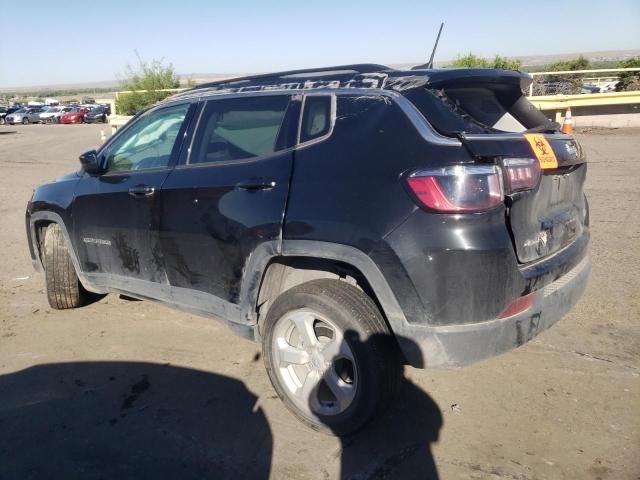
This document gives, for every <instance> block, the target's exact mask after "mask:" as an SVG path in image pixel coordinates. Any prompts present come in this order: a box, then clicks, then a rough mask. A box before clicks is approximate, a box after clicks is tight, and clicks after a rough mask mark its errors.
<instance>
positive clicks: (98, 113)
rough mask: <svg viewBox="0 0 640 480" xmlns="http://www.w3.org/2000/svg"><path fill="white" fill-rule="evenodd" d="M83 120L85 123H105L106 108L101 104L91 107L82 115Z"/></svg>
mask: <svg viewBox="0 0 640 480" xmlns="http://www.w3.org/2000/svg"><path fill="white" fill-rule="evenodd" d="M84 121H85V122H87V123H107V121H108V119H107V109H106V108H104V107H103V106H102V105H100V106H97V107H95V108H93V109H91V111H89V112H88V113H87V115H86V116H85V117H84Z"/></svg>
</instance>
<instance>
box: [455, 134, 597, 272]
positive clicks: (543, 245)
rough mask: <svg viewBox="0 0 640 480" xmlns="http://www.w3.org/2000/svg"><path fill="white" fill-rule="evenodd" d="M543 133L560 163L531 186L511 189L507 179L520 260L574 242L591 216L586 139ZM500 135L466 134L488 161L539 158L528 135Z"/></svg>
mask: <svg viewBox="0 0 640 480" xmlns="http://www.w3.org/2000/svg"><path fill="white" fill-rule="evenodd" d="M540 136H542V137H543V138H544V139H545V140H547V144H546V145H544V147H546V148H548V147H551V150H552V151H553V153H554V155H555V157H556V159H557V166H555V167H553V166H550V167H549V168H543V169H542V171H541V175H540V180H539V181H538V183H537V186H535V187H534V188H531V189H526V190H521V191H516V192H510V191H509V190H508V183H509V182H508V181H507V182H505V184H506V185H507V191H506V204H507V221H508V225H509V228H510V230H511V233H512V237H513V242H514V247H515V250H516V254H517V256H518V260H519V261H520V262H522V263H528V262H532V261H535V260H538V259H540V258H543V257H546V256H548V255H551V254H553V253H555V252H557V251H559V250H561V249H562V248H564V247H566V246H567V245H570V244H571V243H572V242H573V241H574V240H576V239H577V238H579V237H580V236H581V235H582V232H583V229H584V227H585V220H586V212H587V206H586V200H585V197H584V194H583V187H584V181H585V176H586V171H587V165H586V163H584V155H583V154H582V149H581V148H580V145H579V144H578V143H577V142H576V141H575V140H574V139H573V138H571V137H570V136H568V135H557V134H541V135H540ZM494 137H495V136H493V135H465V134H462V135H461V139H462V141H463V143H464V145H466V146H467V148H468V149H469V150H470V151H471V152H472V153H473V154H474V156H476V158H478V159H481V160H483V161H495V162H498V163H500V164H502V165H503V166H504V164H505V163H506V162H509V159H521V158H531V157H534V158H535V154H534V153H533V148H532V146H531V145H530V143H529V141H528V140H527V138H525V137H524V135H513V134H510V135H503V136H502V137H500V138H498V139H496V138H494ZM529 138H532V137H529ZM533 138H534V139H535V138H536V137H533ZM507 168H508V167H507ZM505 170H506V169H505ZM503 171H504V170H503ZM506 175H508V173H507V174H506Z"/></svg>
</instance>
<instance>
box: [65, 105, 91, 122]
mask: <svg viewBox="0 0 640 480" xmlns="http://www.w3.org/2000/svg"><path fill="white" fill-rule="evenodd" d="M86 115H87V110H86V109H84V108H77V107H74V108H72V109H71V110H70V111H68V112H66V113H65V114H63V115H61V116H60V123H84V118H85V116H86Z"/></svg>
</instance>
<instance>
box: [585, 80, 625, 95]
mask: <svg viewBox="0 0 640 480" xmlns="http://www.w3.org/2000/svg"><path fill="white" fill-rule="evenodd" d="M617 83H618V82H606V83H584V84H583V85H582V87H580V93H607V92H614V91H615V90H616V84H617Z"/></svg>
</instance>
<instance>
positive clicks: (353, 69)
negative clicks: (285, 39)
mask: <svg viewBox="0 0 640 480" xmlns="http://www.w3.org/2000/svg"><path fill="white" fill-rule="evenodd" d="M387 70H391V68H390V67H387V66H386V65H377V64H375V63H357V64H352V65H337V66H334V67H323V68H307V69H301V70H287V71H284V72H275V73H263V74H260V75H250V76H246V77H236V78H228V79H226V80H216V81H215V82H208V83H202V84H200V85H196V86H195V87H193V88H192V89H190V90H188V91H190V92H192V91H194V90H199V89H201V88H211V87H220V86H223V85H229V86H232V85H233V86H235V85H237V84H241V83H251V82H256V83H264V82H265V81H268V80H285V79H294V78H295V79H298V80H302V79H305V76H307V75H308V76H309V78H313V79H318V80H319V79H321V78H327V77H329V78H330V77H336V76H342V75H357V74H363V73H374V72H382V71H387Z"/></svg>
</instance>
